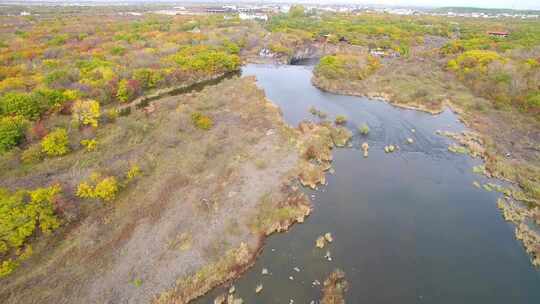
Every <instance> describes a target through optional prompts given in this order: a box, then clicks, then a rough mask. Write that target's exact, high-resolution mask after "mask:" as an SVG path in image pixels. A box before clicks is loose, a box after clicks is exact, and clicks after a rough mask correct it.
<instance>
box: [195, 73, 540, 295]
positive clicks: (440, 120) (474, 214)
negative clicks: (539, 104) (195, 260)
mask: <svg viewBox="0 0 540 304" xmlns="http://www.w3.org/2000/svg"><path fill="white" fill-rule="evenodd" d="M311 74H312V68H311V67H308V66H271V65H248V66H246V67H245V68H244V69H243V75H255V76H256V77H257V81H258V85H259V86H260V87H261V88H263V89H264V90H265V93H266V95H267V96H268V98H269V99H270V100H272V101H273V102H274V103H276V104H277V105H279V106H280V108H281V109H282V111H283V116H284V118H285V119H286V121H287V122H288V123H289V124H291V125H295V126H296V125H297V124H298V123H299V122H300V121H301V120H303V119H312V120H317V119H316V118H315V117H314V116H312V115H311V114H310V113H309V112H308V109H309V107H311V106H315V107H316V108H318V109H320V110H322V111H323V112H326V113H328V114H329V119H333V118H334V117H335V116H336V115H345V116H347V118H348V123H347V127H348V128H349V129H350V130H352V131H353V132H354V133H355V136H354V138H353V147H352V148H345V149H336V150H335V151H334V162H333V167H334V168H335V171H336V172H335V174H333V175H329V176H328V178H327V180H328V185H327V186H326V187H321V188H320V189H319V190H318V191H307V193H308V194H309V195H310V196H311V197H312V200H313V204H314V212H313V213H312V215H311V216H310V217H309V218H308V219H307V221H306V222H305V223H304V224H300V225H295V226H293V228H292V229H291V230H290V231H289V232H287V233H284V234H276V235H273V236H271V237H270V238H269V239H268V241H267V243H266V245H265V248H264V251H263V253H262V255H261V256H260V257H259V259H258V260H257V262H256V264H255V266H254V267H253V268H252V269H251V270H250V271H248V272H247V273H246V274H244V275H243V276H242V277H241V278H239V279H238V280H237V281H236V282H235V286H236V290H237V295H238V296H240V297H242V298H243V299H244V302H245V303H290V300H291V299H292V300H294V303H310V302H311V301H315V302H317V300H318V299H320V297H321V293H320V286H313V284H312V283H313V282H314V281H315V280H318V281H320V282H322V281H323V280H324V278H325V277H326V276H327V275H328V274H329V273H330V272H331V271H332V270H334V269H335V268H340V269H342V270H343V271H345V273H346V277H347V280H348V281H349V284H350V287H349V292H348V293H347V295H346V299H347V303H372V304H376V303H452V304H455V303H475V304H478V303H490V304H493V303H505V304H507V303H540V288H539V287H540V272H539V271H537V270H535V269H534V268H533V266H531V264H530V262H529V257H528V256H527V255H526V253H525V251H524V250H523V248H522V247H521V245H520V243H519V242H518V241H516V240H515V238H514V235H513V229H514V227H513V226H512V225H511V224H508V223H506V222H505V221H504V220H503V219H502V217H501V215H500V212H499V211H498V209H497V208H496V199H497V197H498V194H497V193H495V192H486V191H485V190H482V189H477V188H476V187H474V186H473V185H472V183H473V181H479V182H481V183H483V182H487V180H486V179H485V178H484V177H482V176H479V175H475V174H473V173H472V170H471V168H472V167H473V166H474V165H477V164H479V161H478V160H473V159H471V158H470V157H468V156H466V155H459V154H453V153H451V152H449V151H448V150H447V148H448V145H449V144H450V143H451V142H450V140H449V139H447V138H445V137H442V136H439V135H437V134H436V130H449V131H461V130H463V129H464V126H463V125H462V124H461V123H460V122H459V121H458V119H457V117H456V116H455V115H454V114H453V113H452V112H451V111H445V112H443V113H442V114H440V115H436V116H432V115H430V114H426V113H422V112H418V111H414V110H405V109H400V108H396V107H393V106H391V105H389V104H387V103H384V102H379V101H373V100H369V99H367V98H360V97H352V96H339V95H335V94H330V93H325V92H322V91H320V90H318V89H317V88H315V87H313V86H312V85H311V83H310V78H311ZM362 123H367V124H368V125H369V127H370V129H371V130H370V133H369V135H368V136H362V135H359V134H358V131H356V130H357V127H358V126H359V125H361V124H362ZM413 129H414V132H413ZM408 137H411V138H413V139H414V143H413V144H410V145H408V144H406V143H405V142H406V139H407V138H408ZM364 141H367V142H368V143H369V145H370V152H369V158H367V159H366V158H364V157H363V156H362V153H361V151H360V150H359V146H360V144H361V143H362V142H364ZM389 144H397V145H399V146H400V148H401V149H400V150H399V151H398V152H396V153H392V154H386V153H384V151H383V147H384V146H385V145H389ZM325 232H331V233H332V234H333V236H334V242H333V243H332V244H331V245H330V246H329V247H327V248H325V249H317V248H315V246H314V245H315V239H316V238H317V237H318V236H319V235H321V234H324V233H325ZM326 250H329V251H330V253H331V256H332V261H327V260H326V259H325V258H324V255H325V254H326ZM295 267H297V268H299V269H300V272H297V271H296V270H294V268H295ZM262 268H267V269H268V270H269V271H270V272H271V275H268V276H263V275H261V270H262ZM289 277H292V278H293V280H290V278H289ZM259 283H262V284H263V286H264V289H263V291H262V292H261V293H260V294H255V291H254V290H255V287H256V286H257V284H259ZM221 291H222V290H216V291H214V292H212V293H211V294H209V295H208V296H206V297H204V298H202V299H200V300H198V301H197V302H198V303H212V301H213V299H214V297H215V296H216V295H217V294H218V293H219V292H221Z"/></svg>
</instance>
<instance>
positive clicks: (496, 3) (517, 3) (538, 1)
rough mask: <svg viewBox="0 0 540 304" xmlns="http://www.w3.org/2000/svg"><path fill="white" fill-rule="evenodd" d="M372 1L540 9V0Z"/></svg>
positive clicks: (377, 1) (378, 1)
mask: <svg viewBox="0 0 540 304" xmlns="http://www.w3.org/2000/svg"><path fill="white" fill-rule="evenodd" d="M329 1H330V0H329ZM351 2H353V1H351ZM370 3H374V4H386V5H420V6H470V7H471V6H472V7H489V8H514V9H540V0H469V1H466V0H373V1H370Z"/></svg>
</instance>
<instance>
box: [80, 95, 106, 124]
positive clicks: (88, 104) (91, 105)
mask: <svg viewBox="0 0 540 304" xmlns="http://www.w3.org/2000/svg"><path fill="white" fill-rule="evenodd" d="M100 115H101V114H100V110H99V102H97V101H95V100H91V99H88V100H77V101H75V103H74V104H73V122H74V123H76V124H77V125H79V126H81V125H82V126H85V125H90V126H92V127H94V128H97V126H98V121H99V117H100Z"/></svg>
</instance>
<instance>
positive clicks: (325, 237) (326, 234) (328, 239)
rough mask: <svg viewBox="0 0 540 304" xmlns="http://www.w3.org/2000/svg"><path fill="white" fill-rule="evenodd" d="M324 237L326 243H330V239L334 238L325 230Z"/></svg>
mask: <svg viewBox="0 0 540 304" xmlns="http://www.w3.org/2000/svg"><path fill="white" fill-rule="evenodd" d="M324 239H325V240H326V241H327V242H328V243H332V241H333V240H334V238H333V237H332V234H331V233H330V232H327V233H325V234H324Z"/></svg>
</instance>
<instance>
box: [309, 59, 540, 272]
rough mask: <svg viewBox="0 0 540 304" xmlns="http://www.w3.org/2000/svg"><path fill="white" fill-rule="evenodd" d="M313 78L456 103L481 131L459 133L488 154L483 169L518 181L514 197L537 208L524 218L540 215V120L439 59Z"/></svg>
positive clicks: (387, 97) (401, 98) (432, 105)
mask: <svg viewBox="0 0 540 304" xmlns="http://www.w3.org/2000/svg"><path fill="white" fill-rule="evenodd" d="M312 83H313V85H315V86H316V87H318V88H319V89H321V90H323V91H328V92H332V93H335V94H345V95H353V96H363V97H368V98H372V99H376V100H383V101H385V102H388V103H390V104H392V105H394V106H397V107H402V108H407V109H414V110H419V111H423V112H428V113H431V114H434V115H435V114H439V113H441V112H442V111H443V110H444V108H445V107H448V108H450V109H451V110H452V111H453V112H454V113H456V114H457V115H458V116H459V118H460V120H461V121H462V122H463V123H464V124H465V125H466V126H467V127H468V128H470V129H471V130H473V131H474V133H475V134H476V136H475V137H476V138H475V139H474V140H471V138H465V137H467V134H460V135H459V136H456V135H455V136H453V138H454V139H457V140H458V142H459V145H461V146H462V147H464V148H466V150H467V151H468V153H470V154H471V155H472V156H473V157H479V158H481V159H483V161H484V162H485V167H484V168H485V170H482V173H484V174H485V175H487V176H488V177H494V178H498V179H501V180H504V181H508V182H510V183H512V184H513V185H514V186H515V188H514V189H512V190H511V193H512V194H511V196H512V198H514V199H518V200H520V201H525V202H527V203H528V204H529V208H531V210H532V212H530V213H527V214H530V215H531V216H530V217H526V218H524V221H525V220H526V219H533V221H534V219H536V218H538V217H540V211H538V210H539V208H538V207H539V206H540V157H539V151H540V150H539V148H540V147H538V146H537V144H536V145H535V143H538V142H539V140H540V123H539V122H538V121H536V120H535V119H534V118H533V117H530V116H528V115H526V114H525V113H521V112H517V111H515V110H512V109H499V110H497V109H495V108H494V107H492V106H491V105H490V103H489V101H487V100H485V99H483V98H479V97H476V96H474V95H473V94H472V92H470V90H469V89H468V88H466V87H464V86H463V85H461V84H460V83H458V82H457V80H456V79H454V78H453V77H451V76H450V75H447V74H446V73H445V72H444V71H441V70H440V68H439V67H438V66H437V65H436V64H433V63H431V62H426V61H425V60H421V59H419V58H411V59H393V60H389V61H388V62H386V63H385V64H384V65H383V66H382V67H381V68H380V69H379V70H377V71H376V72H375V73H374V74H373V75H371V76H369V77H367V78H366V79H363V80H356V81H343V80H341V79H329V78H326V77H324V76H323V75H320V74H318V73H317V72H315V73H314V75H313V78H312ZM538 245H539V246H538V248H539V249H536V250H528V252H529V253H530V254H531V256H532V261H536V259H538V258H539V257H540V244H538ZM528 247H531V246H528ZM532 247H534V246H532ZM535 264H537V262H535Z"/></svg>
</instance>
